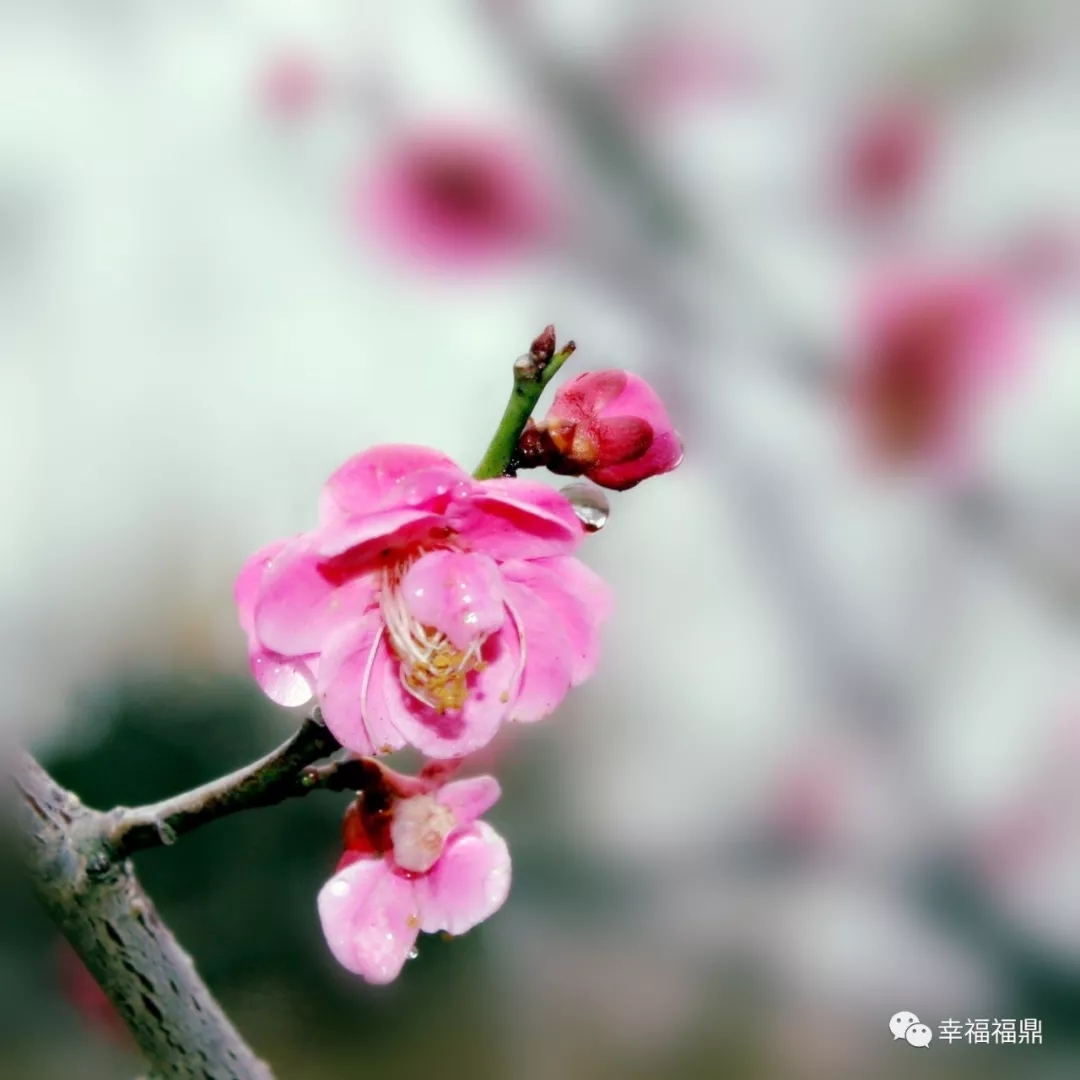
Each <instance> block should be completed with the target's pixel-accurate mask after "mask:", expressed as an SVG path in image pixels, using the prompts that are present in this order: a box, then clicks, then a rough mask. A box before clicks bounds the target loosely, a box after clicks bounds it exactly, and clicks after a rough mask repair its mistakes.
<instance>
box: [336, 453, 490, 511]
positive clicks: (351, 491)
mask: <svg viewBox="0 0 1080 1080" xmlns="http://www.w3.org/2000/svg"><path fill="white" fill-rule="evenodd" d="M421 474H422V475H421ZM468 482H469V477H468V475H467V474H466V473H465V472H464V471H463V470H462V469H461V468H460V467H459V466H458V465H456V464H455V463H454V462H453V461H452V460H451V459H450V458H448V457H447V456H446V455H445V454H442V453H439V451H438V450H431V449H429V448H428V447H426V446H411V445H407V444H392V445H389V446H376V447H373V448H372V449H370V450H365V451H364V452H363V453H362V454H357V455H356V456H355V457H352V458H350V459H349V460H348V461H346V462H345V464H344V465H342V466H341V468H340V469H338V470H337V471H336V472H335V473H334V474H333V476H331V477H330V479H329V480H327V482H326V484H325V485H324V486H323V490H322V497H321V500H320V515H321V520H322V521H324V522H325V521H329V520H331V519H334V518H337V517H341V516H346V515H347V516H354V515H359V514H364V515H366V514H370V513H374V512H376V511H381V510H390V509H397V508H401V507H407V506H411V507H422V508H428V504H429V503H431V502H433V501H436V500H438V499H439V498H442V497H444V496H445V495H447V494H448V492H449V491H450V490H451V489H452V488H453V486H454V485H455V484H459V483H468Z"/></svg>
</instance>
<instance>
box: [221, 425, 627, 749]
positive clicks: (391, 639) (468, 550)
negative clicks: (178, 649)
mask: <svg viewBox="0 0 1080 1080" xmlns="http://www.w3.org/2000/svg"><path fill="white" fill-rule="evenodd" d="M584 535H585V533H584V529H583V526H582V524H581V522H580V521H579V520H578V518H577V516H576V515H575V513H574V510H573V507H572V506H571V505H570V503H569V502H568V501H567V500H566V498H564V497H563V496H562V495H560V494H559V493H558V492H556V491H553V490H552V489H551V488H549V487H547V486H545V485H542V484H538V483H534V482H530V481H526V480H518V479H509V478H499V479H495V480H483V481H478V480H474V479H472V478H471V477H470V476H469V475H468V474H467V473H465V472H463V471H462V470H461V469H460V468H459V467H458V466H457V465H455V464H454V462H452V461H451V460H450V459H449V458H447V457H446V456H445V455H443V454H440V453H438V452H437V451H435V450H429V449H426V448H425V447H419V446H379V447H375V448H374V449H371V450H368V451H366V452H364V453H362V454H358V455H357V456H356V457H354V458H352V459H350V460H349V461H347V462H346V463H345V464H344V465H343V466H342V467H341V468H340V469H338V470H337V472H335V473H334V474H333V476H331V477H330V479H329V480H328V481H327V483H326V485H325V487H324V488H323V492H322V502H321V522H320V524H319V525H318V527H317V528H315V529H314V530H312V531H311V532H307V533H303V534H301V535H300V536H297V537H294V538H293V539H291V540H288V541H282V542H280V543H277V544H272V545H270V546H268V547H266V548H263V549H262V550H261V551H259V552H256V554H255V555H253V556H252V557H251V558H250V559H249V560H248V562H247V563H246V564H245V566H244V568H243V569H242V570H241V572H240V574H239V576H238V578H237V582H236V590H235V595H236V602H237V607H238V611H239V618H240V624H241V627H242V628H243V629H244V631H245V633H246V634H247V640H248V651H249V655H250V658H251V665H252V671H253V672H254V674H255V678H256V680H257V681H258V683H259V685H260V686H261V687H262V689H263V690H264V692H265V693H266V694H267V695H268V696H269V697H271V698H273V699H274V700H275V701H278V702H280V703H282V704H290V705H296V704H302V703H303V702H305V701H307V700H308V699H310V697H311V696H312V694H313V693H314V694H315V695H317V697H318V701H319V704H320V706H321V708H322V714H323V717H324V719H325V722H326V724H327V726H328V727H329V728H330V730H331V731H332V732H333V734H334V735H335V736H336V737H337V739H338V740H339V741H340V742H341V744H342V745H343V746H345V747H347V748H348V749H350V750H352V751H354V752H356V753H358V754H372V753H376V752H387V751H390V750H394V749H397V748H400V747H402V746H404V745H406V744H411V745H412V746H414V747H416V748H417V749H418V750H420V751H421V752H422V753H424V754H426V755H427V756H429V757H432V758H454V757H461V756H464V755H465V754H468V753H471V752H473V751H474V750H477V749H479V748H480V747H482V746H484V745H485V744H486V743H487V742H488V741H489V740H490V739H491V738H492V737H493V736H494V734H495V732H496V731H497V729H498V727H499V725H500V724H501V723H502V722H503V721H504V720H510V721H522V722H530V721H534V720H540V719H541V718H543V717H545V716H548V715H549V714H550V713H551V712H553V711H554V709H555V708H556V707H557V706H558V705H559V703H560V702H561V701H562V699H563V696H564V695H565V694H566V692H567V690H568V689H569V688H570V687H571V686H576V685H578V684H579V683H581V682H582V681H583V680H585V679H587V678H588V677H589V676H590V675H591V674H592V673H593V671H594V670H595V668H596V665H597V662H598V658H599V625H600V623H601V621H602V620H604V619H605V618H607V616H608V614H609V613H610V610H611V595H610V592H609V590H608V588H607V586H606V585H605V584H604V583H603V582H602V581H601V580H600V579H599V578H598V577H597V576H596V574H594V573H593V572H592V571H591V570H589V569H588V568H587V567H585V566H584V565H583V564H582V563H580V562H579V561H578V560H577V559H575V558H574V557H573V554H572V553H573V552H574V551H575V550H576V549H577V547H578V545H579V544H580V543H581V541H582V539H583V537H584Z"/></svg>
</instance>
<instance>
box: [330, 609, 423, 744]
mask: <svg viewBox="0 0 1080 1080" xmlns="http://www.w3.org/2000/svg"><path fill="white" fill-rule="evenodd" d="M383 637H384V634H383V625H382V619H381V618H380V616H379V612H378V611H377V610H373V611H370V612H368V614H367V615H366V616H365V617H364V618H363V619H360V620H357V621H355V622H352V623H347V624H345V625H344V626H341V627H339V628H338V629H337V630H336V631H335V632H334V633H332V634H331V635H330V636H329V637H328V638H327V639H326V643H325V645H324V647H323V653H322V658H321V661H320V664H319V680H318V691H319V702H320V704H321V706H322V713H323V719H324V720H325V721H326V726H327V727H328V728H329V729H330V731H331V732H332V733H333V735H334V737H335V738H336V739H337V740H338V742H340V743H341V745H342V746H344V747H345V748H346V749H348V750H352V751H353V753H355V754H375V753H385V752H387V751H388V750H391V749H393V750H396V749H399V748H400V747H402V746H404V744H405V740H404V739H403V738H402V737H401V735H400V734H398V732H397V730H396V729H395V727H394V725H393V723H392V721H391V718H390V709H389V707H388V705H387V702H386V692H385V687H386V683H387V671H388V670H389V669H390V667H391V660H390V657H389V654H388V653H387V651H386V647H385V644H384V642H383Z"/></svg>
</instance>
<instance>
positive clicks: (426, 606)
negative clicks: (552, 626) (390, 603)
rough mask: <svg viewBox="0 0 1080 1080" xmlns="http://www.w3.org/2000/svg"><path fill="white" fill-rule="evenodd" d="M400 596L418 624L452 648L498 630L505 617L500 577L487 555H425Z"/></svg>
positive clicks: (405, 581)
mask: <svg viewBox="0 0 1080 1080" xmlns="http://www.w3.org/2000/svg"><path fill="white" fill-rule="evenodd" d="M401 595H402V597H403V598H404V600H405V605H406V606H407V607H408V609H409V612H410V613H411V614H412V616H413V618H415V619H416V620H417V622H419V623H421V624H422V625H424V626H431V627H434V628H435V629H436V630H441V631H442V632H443V633H444V634H445V635H446V636H447V637H448V638H449V639H450V641H451V642H452V643H453V645H454V647H455V648H457V649H467V648H468V647H469V646H470V645H471V644H472V643H473V642H474V641H476V640H477V639H478V638H481V637H486V636H487V635H488V634H490V633H492V631H494V630H498V629H499V627H500V626H502V624H503V621H504V620H505V618H506V609H505V608H504V606H503V599H504V593H503V580H502V575H501V574H500V573H499V568H498V567H497V566H496V565H495V562H494V560H492V559H490V558H488V557H487V556H486V555H472V554H468V553H466V552H461V551H445V550H444V551H432V552H429V553H428V554H427V555H424V556H423V557H422V558H420V559H418V560H417V561H416V562H415V563H414V564H413V565H412V566H411V567H410V568H409V572H408V573H407V574H406V575H405V579H404V581H402V583H401Z"/></svg>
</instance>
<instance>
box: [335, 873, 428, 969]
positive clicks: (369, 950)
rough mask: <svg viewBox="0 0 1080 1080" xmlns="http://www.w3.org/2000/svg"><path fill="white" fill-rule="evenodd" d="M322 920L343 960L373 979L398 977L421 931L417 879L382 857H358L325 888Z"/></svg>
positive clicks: (350, 967) (339, 961) (346, 966)
mask: <svg viewBox="0 0 1080 1080" xmlns="http://www.w3.org/2000/svg"><path fill="white" fill-rule="evenodd" d="M318 907H319V920H320V921H321V923H322V929H323V934H324V935H325V936H326V943H327V944H328V945H329V946H330V951H331V952H332V953H333V954H334V957H335V958H336V959H337V961H338V963H339V964H341V965H342V967H345V968H347V969H348V970H349V971H352V972H354V973H355V974H357V975H360V976H362V977H363V978H365V979H366V980H367V981H368V982H370V983H388V982H392V981H393V980H394V979H396V978H397V976H398V975H399V973H400V972H401V969H402V967H404V965H405V960H406V958H407V957H408V955H409V951H410V950H411V949H412V947H413V945H414V943H415V942H416V937H417V934H418V933H419V925H420V924H419V911H418V897H417V895H416V892H415V889H414V884H413V882H411V881H409V880H407V879H406V878H403V877H400V876H398V875H397V874H395V873H394V872H393V871H392V870H391V869H390V867H389V866H388V865H387V863H386V862H385V861H384V860H383V859H363V858H361V859H357V860H356V861H355V862H353V863H351V864H350V865H348V866H346V867H345V868H344V869H343V870H340V871H338V873H336V874H335V875H334V876H333V877H332V878H331V879H330V880H329V881H328V882H327V883H326V884H325V885H324V886H323V887H322V889H321V890H320V892H319V899H318Z"/></svg>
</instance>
